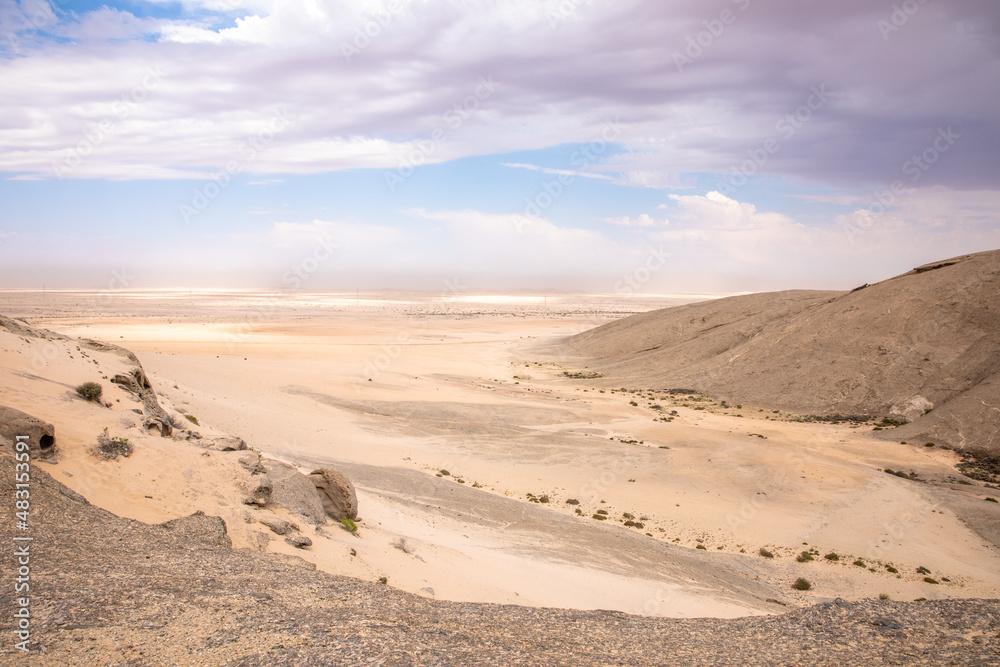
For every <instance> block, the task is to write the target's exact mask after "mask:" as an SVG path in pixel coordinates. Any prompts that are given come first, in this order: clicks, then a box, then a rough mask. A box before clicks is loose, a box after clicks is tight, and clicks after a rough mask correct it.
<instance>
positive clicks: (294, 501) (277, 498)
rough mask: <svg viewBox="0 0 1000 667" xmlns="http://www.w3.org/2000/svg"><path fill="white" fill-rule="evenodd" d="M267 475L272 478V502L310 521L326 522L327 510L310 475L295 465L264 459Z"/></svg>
mask: <svg viewBox="0 0 1000 667" xmlns="http://www.w3.org/2000/svg"><path fill="white" fill-rule="evenodd" d="M262 463H263V465H264V468H265V469H266V470H267V476H268V477H269V478H270V479H271V487H272V488H271V503H272V504H273V505H276V506H278V507H282V508H284V509H286V510H288V511H289V512H291V513H292V514H294V515H295V516H299V517H302V518H303V519H305V520H306V521H308V522H309V523H311V524H313V525H316V526H322V525H324V524H325V523H326V521H327V519H326V512H324V511H323V502H322V501H321V500H320V497H319V494H318V493H317V492H316V487H315V486H313V483H312V482H311V481H310V480H309V478H308V477H306V476H305V475H303V474H302V473H301V472H299V471H298V469H297V468H295V466H291V465H288V464H287V463H281V462H280V461H273V460H271V459H263V461H262Z"/></svg>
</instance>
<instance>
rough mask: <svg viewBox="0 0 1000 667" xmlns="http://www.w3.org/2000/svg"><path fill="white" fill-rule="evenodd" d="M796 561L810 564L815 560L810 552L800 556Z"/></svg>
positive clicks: (804, 552)
mask: <svg viewBox="0 0 1000 667" xmlns="http://www.w3.org/2000/svg"><path fill="white" fill-rule="evenodd" d="M795 560H797V561H799V562H800V563H808V562H809V561H811V560H815V559H814V558H813V556H812V554H811V553H809V552H808V551H803V552H802V553H800V554H799V556H798V558H796V559H795Z"/></svg>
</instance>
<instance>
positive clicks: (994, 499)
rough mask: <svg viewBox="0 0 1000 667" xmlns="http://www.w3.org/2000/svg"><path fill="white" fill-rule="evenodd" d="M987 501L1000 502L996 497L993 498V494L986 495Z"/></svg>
mask: <svg viewBox="0 0 1000 667" xmlns="http://www.w3.org/2000/svg"><path fill="white" fill-rule="evenodd" d="M986 502H988V503H996V502H1000V501H998V500H997V499H996V498H993V497H991V496H986Z"/></svg>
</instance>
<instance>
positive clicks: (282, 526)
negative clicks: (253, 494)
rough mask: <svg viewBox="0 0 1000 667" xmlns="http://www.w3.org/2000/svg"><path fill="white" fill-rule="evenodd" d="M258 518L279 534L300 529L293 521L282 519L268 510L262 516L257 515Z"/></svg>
mask: <svg viewBox="0 0 1000 667" xmlns="http://www.w3.org/2000/svg"><path fill="white" fill-rule="evenodd" d="M256 519H257V521H259V522H260V523H262V524H264V525H265V526H267V527H268V528H270V529H271V532H273V533H276V534H278V535H288V534H289V533H293V532H296V531H297V530H298V529H299V527H298V526H297V525H295V524H294V523H292V522H291V521H288V520H286V519H282V518H281V517H280V516H278V515H276V514H271V513H270V512H267V510H264V511H263V512H262V513H261V515H260V516H257V517H256Z"/></svg>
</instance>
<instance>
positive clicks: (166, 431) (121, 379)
mask: <svg viewBox="0 0 1000 667" xmlns="http://www.w3.org/2000/svg"><path fill="white" fill-rule="evenodd" d="M129 354H130V355H131V356H132V358H135V355H132V354H131V353H129ZM136 363H138V359H136ZM111 381H112V382H113V383H114V384H117V385H119V386H121V387H122V388H124V389H125V390H126V391H128V392H130V393H132V394H134V395H135V396H137V397H138V398H139V400H141V401H142V407H143V413H144V414H145V415H146V418H145V419H144V420H143V422H142V427H143V429H145V430H146V431H147V432H151V431H156V432H157V433H159V434H160V435H161V436H163V437H164V438H167V437H169V436H170V435H172V434H173V430H174V425H173V422H172V421H171V420H170V416H169V415H168V414H167V413H166V411H165V410H164V409H163V408H162V407H160V403H159V401H157V400H156V392H155V391H153V386H152V385H151V384H150V383H149V378H148V377H146V373H145V371H143V370H142V366H137V367H136V368H133V369H132V372H131V373H129V374H127V375H126V374H118V375H115V376H114V377H113V378H111Z"/></svg>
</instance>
